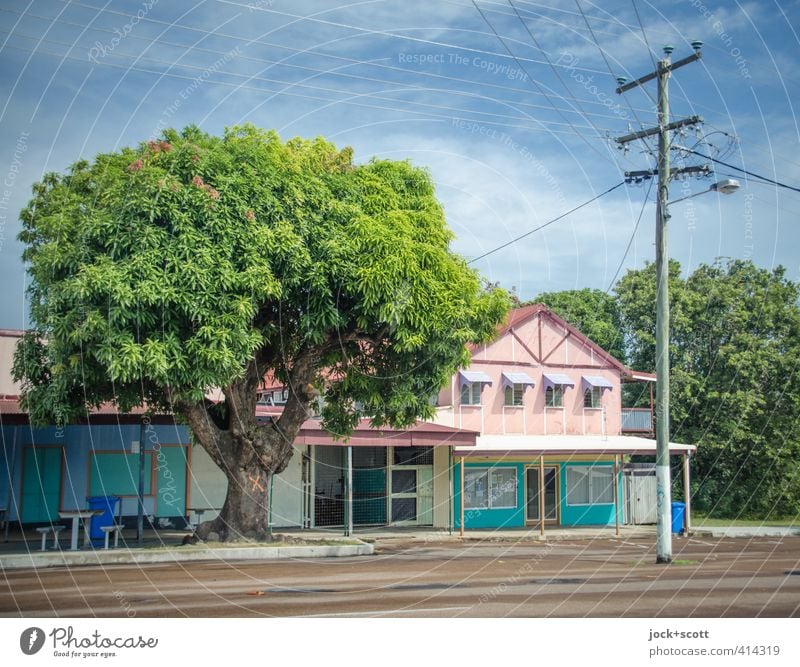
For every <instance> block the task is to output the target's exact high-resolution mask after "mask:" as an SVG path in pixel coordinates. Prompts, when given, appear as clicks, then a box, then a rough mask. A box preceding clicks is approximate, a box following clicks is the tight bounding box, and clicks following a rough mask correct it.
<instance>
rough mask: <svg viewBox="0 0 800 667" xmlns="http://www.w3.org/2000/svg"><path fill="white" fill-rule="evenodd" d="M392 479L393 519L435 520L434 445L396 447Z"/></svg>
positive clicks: (423, 522)
mask: <svg viewBox="0 0 800 667" xmlns="http://www.w3.org/2000/svg"><path fill="white" fill-rule="evenodd" d="M389 480H390V484H391V486H390V492H389V512H390V515H389V516H390V520H391V523H394V524H409V525H423V526H424V525H431V524H433V450H432V448H430V447H395V448H393V452H392V467H391V469H390V473H389Z"/></svg>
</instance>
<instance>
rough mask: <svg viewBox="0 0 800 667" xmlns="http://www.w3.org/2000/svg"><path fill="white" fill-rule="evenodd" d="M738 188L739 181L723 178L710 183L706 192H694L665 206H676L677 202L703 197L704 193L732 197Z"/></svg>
mask: <svg viewBox="0 0 800 667" xmlns="http://www.w3.org/2000/svg"><path fill="white" fill-rule="evenodd" d="M740 187H741V186H740V184H739V181H737V180H736V179H735V178H725V179H723V180H721V181H717V182H716V183H712V184H711V187H709V188H708V190H701V191H700V192H695V193H694V194H691V195H687V196H686V197H681V198H680V199H673V200H672V201H670V202H667V206H671V205H672V204H677V203H678V202H679V201H684V200H686V199H691V198H692V197H698V196H700V195H704V194H705V193H706V192H718V193H719V194H721V195H732V194H733V193H734V192H736V191H737V190H738V189H739V188H740Z"/></svg>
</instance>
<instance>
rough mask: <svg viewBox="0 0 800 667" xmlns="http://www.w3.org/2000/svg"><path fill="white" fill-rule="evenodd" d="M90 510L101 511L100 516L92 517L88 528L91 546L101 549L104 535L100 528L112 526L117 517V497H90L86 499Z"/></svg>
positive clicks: (118, 499) (118, 500) (118, 498)
mask: <svg viewBox="0 0 800 667" xmlns="http://www.w3.org/2000/svg"><path fill="white" fill-rule="evenodd" d="M86 502H88V503H89V509H90V510H102V511H103V513H102V514H98V515H96V516H93V517H92V521H91V524H90V526H89V537H91V538H92V544H93V545H94V546H96V547H101V546H103V544H105V533H103V531H102V530H100V528H101V527H102V526H113V525H114V523H115V517H116V516H117V503H118V502H120V497H119V496H90V497H89V498H87V499H86Z"/></svg>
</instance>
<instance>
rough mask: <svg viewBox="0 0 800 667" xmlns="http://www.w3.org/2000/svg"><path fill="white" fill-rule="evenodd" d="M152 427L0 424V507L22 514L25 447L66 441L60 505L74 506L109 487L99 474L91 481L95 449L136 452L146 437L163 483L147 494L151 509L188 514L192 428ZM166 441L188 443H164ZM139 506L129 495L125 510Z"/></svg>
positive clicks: (147, 507) (147, 449)
mask: <svg viewBox="0 0 800 667" xmlns="http://www.w3.org/2000/svg"><path fill="white" fill-rule="evenodd" d="M146 429H147V430H145V432H144V435H143V434H142V428H141V426H140V425H139V424H115V425H92V426H88V425H70V426H66V427H62V428H56V427H54V426H52V427H45V428H31V427H30V426H29V425H20V426H3V427H2V429H0V437H2V450H1V451H0V454H2V459H0V506H2V507H6V506H7V507H8V508H9V518H11V519H12V520H16V519H17V509H18V507H17V505H18V503H17V502H15V497H14V496H15V495H17V494H19V490H20V483H21V481H22V462H23V455H22V451H23V448H25V447H30V446H31V445H63V447H64V453H65V457H66V464H65V471H64V479H63V480H62V486H63V491H62V500H61V508H60V509H65V510H70V509H79V508H83V507H86V497H87V496H88V495H91V493H93V492H95V491H97V487H98V486H100V487H102V486H103V484H102V482H101V481H100V480H97V479H95V483H94V484H93V485H92V484H91V483H90V472H91V469H92V466H90V461H91V460H92V459H93V456H92V455H93V453H94V452H101V451H102V452H120V453H122V452H126V451H127V452H130V450H131V443H132V442H133V441H135V440H142V441H143V445H144V448H145V452H152V454H151V457H152V458H153V459H154V463H153V467H154V468H155V471H156V476H155V481H156V487H157V488H156V489H153V491H155V494H154V495H152V496H149V497H146V498H145V512H146V513H147V514H155V515H156V516H183V515H184V514H185V511H186V508H185V503H186V445H189V443H190V439H189V431H188V429H187V428H186V427H185V426H181V425H174V424H173V425H150V426H148V427H146ZM162 445H184V446H183V447H177V448H174V447H163V448H162V447H161V446H162ZM159 454H160V456H159ZM120 463H121V464H122V463H124V457H120ZM95 474H96V471H95ZM148 479H149V477H148ZM136 484H137V485H138V467H137V470H136ZM91 486H94V487H95V488H93V489H92V488H90V487H91ZM128 490H130V489H128ZM137 505H138V502H137V499H136V498H135V497H130V496H129V497H126V498H123V499H122V514H123V515H128V516H131V515H135V514H136V513H137Z"/></svg>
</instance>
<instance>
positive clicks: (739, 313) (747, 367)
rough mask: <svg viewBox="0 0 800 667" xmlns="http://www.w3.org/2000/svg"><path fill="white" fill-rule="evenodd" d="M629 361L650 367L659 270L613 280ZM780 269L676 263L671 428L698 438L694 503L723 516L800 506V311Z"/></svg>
mask: <svg viewBox="0 0 800 667" xmlns="http://www.w3.org/2000/svg"><path fill="white" fill-rule="evenodd" d="M616 291H617V295H618V299H619V305H620V311H621V314H622V322H623V329H624V332H625V336H626V341H627V343H628V346H629V353H630V359H631V363H632V365H633V366H634V367H635V368H640V369H644V370H647V369H649V368H652V367H653V366H654V353H655V352H654V350H655V334H654V332H655V273H654V270H653V266H652V265H649V266H647V267H645V268H644V269H641V270H637V271H629V272H628V273H627V275H626V276H625V277H624V278H623V279H622V280H620V282H619V283H618V284H617V288H616ZM799 296H800V289H799V288H798V285H797V284H796V283H794V282H792V281H790V280H788V279H787V278H786V276H785V270H784V269H783V268H781V267H778V268H777V269H775V270H773V271H769V270H766V269H760V268H758V267H756V266H755V265H754V264H753V263H752V262H749V261H740V260H735V261H729V262H727V263H716V264H714V265H711V266H708V265H701V266H700V267H699V268H698V269H697V270H696V271H695V272H694V273H692V274H691V275H690V276H689V277H688V278H687V279H682V278H681V277H680V266H679V265H678V264H677V262H672V263H671V265H670V300H671V326H670V329H671V331H670V333H671V339H670V353H671V358H670V364H671V378H670V380H671V382H670V392H671V410H670V413H671V420H672V421H671V427H672V428H671V430H672V434H671V435H672V438H674V439H675V440H676V441H678V442H692V443H697V444H698V445H699V446H698V450H697V457H696V460H695V470H696V474H695V477H694V479H695V485H696V486H697V488H696V490H695V499H696V506H697V507H698V508H699V509H701V510H705V511H707V512H713V513H714V514H716V515H719V516H759V517H765V516H769V515H771V514H772V515H776V514H777V515H786V516H794V515H796V514H797V512H798V511H800V467H799V466H798V463H797V461H798V460H800V432H799V431H798V423H797V415H798V414H800V411H799V410H800V378H798V373H799V372H800V310H799V309H798V297H799Z"/></svg>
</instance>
